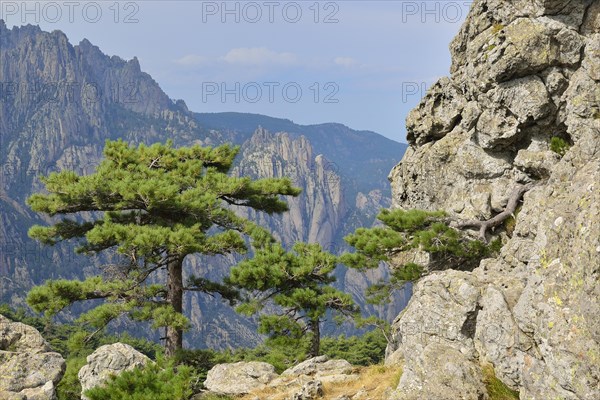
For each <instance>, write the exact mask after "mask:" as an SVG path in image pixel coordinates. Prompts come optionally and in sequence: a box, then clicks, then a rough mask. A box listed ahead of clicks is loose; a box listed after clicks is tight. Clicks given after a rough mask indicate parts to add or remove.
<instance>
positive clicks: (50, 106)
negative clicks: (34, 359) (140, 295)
mask: <svg viewBox="0 0 600 400" xmlns="http://www.w3.org/2000/svg"><path fill="white" fill-rule="evenodd" d="M0 82H2V87H1V91H2V93H1V95H2V100H3V101H1V102H0V183H1V185H0V301H8V302H10V303H12V304H23V299H24V296H25V294H26V292H27V290H28V289H29V288H30V287H31V286H32V285H35V284H39V283H41V282H43V281H45V280H47V279H50V278H61V277H64V278H75V277H79V278H81V277H83V276H85V275H90V274H98V273H100V270H99V269H98V267H99V266H100V265H102V263H104V262H106V257H92V258H88V257H84V256H81V255H76V254H74V253H73V245H72V244H60V245H57V246H55V247H41V246H40V245H39V244H37V243H36V242H33V241H32V240H30V239H29V238H28V237H27V230H28V228H29V227H30V226H31V225H33V224H36V223H48V222H50V221H52V219H50V218H47V217H44V216H40V215H36V214H35V213H32V212H31V211H30V210H29V209H28V207H27V206H26V204H25V199H26V198H27V197H28V196H29V195H31V194H32V193H34V192H36V191H39V190H41V184H40V182H39V175H46V174H48V173H49V172H51V171H56V170H61V169H71V170H74V171H76V172H78V173H90V172H92V171H93V169H94V166H95V165H96V164H97V163H98V161H99V160H100V157H101V155H102V149H103V147H104V142H105V140H106V139H116V138H123V139H124V140H126V141H128V142H131V143H147V144H148V143H154V142H158V141H161V142H164V141H166V140H167V139H171V140H173V141H174V143H175V145H176V146H182V145H190V144H202V145H218V144H221V143H225V142H231V143H234V144H237V145H240V146H241V151H240V156H239V157H238V160H237V164H236V170H235V172H236V173H243V174H247V175H251V176H280V175H289V176H291V177H292V178H293V179H294V180H295V182H296V183H297V184H298V185H300V186H301V187H302V188H303V190H304V191H303V194H302V196H301V197H299V198H298V199H295V200H294V202H293V204H291V205H292V207H291V208H292V210H291V211H290V213H287V214H285V215H282V216H276V217H272V218H271V217H265V216H262V215H256V216H254V215H252V217H253V218H257V219H258V220H259V221H260V222H261V223H263V224H265V225H266V226H268V227H269V228H270V229H271V230H273V231H274V232H275V234H276V235H277V236H278V237H279V238H280V239H281V240H282V241H283V242H284V243H286V244H288V245H289V244H291V243H293V242H294V241H297V240H313V241H319V242H321V243H322V244H323V245H324V246H325V247H327V248H328V249H329V250H331V251H338V250H339V249H340V247H341V246H343V243H342V241H341V238H342V237H343V236H344V235H345V234H347V233H349V232H351V231H353V230H354V229H355V228H356V227H358V226H361V225H370V224H372V223H373V220H374V217H375V214H376V213H377V211H378V209H379V208H381V207H387V206H389V204H390V201H391V196H390V188H389V182H388V181H387V175H388V172H389V170H390V169H391V168H392V166H393V165H395V164H396V163H397V162H398V161H399V160H400V158H401V157H402V155H403V152H404V146H403V145H401V144H399V143H396V142H393V141H390V140H388V139H385V138H383V137H381V136H379V135H377V134H375V133H372V132H357V131H353V130H351V129H349V128H347V127H344V126H343V125H339V124H323V125H314V126H300V125H295V124H293V123H291V122H290V123H286V122H285V121H286V120H278V119H276V118H270V117H266V116H258V115H246V114H235V113H231V114H228V113H225V114H212V117H213V118H212V119H211V118H210V117H209V116H210V115H211V114H194V113H192V112H190V111H189V110H188V109H187V107H186V105H185V103H184V102H183V101H181V100H179V101H173V100H171V99H170V98H169V97H168V96H167V95H166V94H165V93H164V92H163V91H162V89H161V88H160V86H159V85H158V83H157V82H156V81H154V80H153V79H152V77H151V76H150V75H148V74H146V73H144V72H143V71H142V70H141V67H140V65H139V62H138V61H137V59H135V58H134V59H132V60H129V61H125V60H122V59H121V58H119V57H116V56H112V57H109V56H107V55H105V54H103V53H102V52H101V51H100V49H99V48H98V47H96V46H93V45H92V44H91V43H90V42H89V41H87V40H83V41H82V42H81V43H80V44H79V45H75V46H74V45H72V44H71V43H69V41H68V39H67V37H66V36H65V35H64V34H63V33H62V32H60V31H53V32H44V31H42V30H41V29H40V28H39V27H36V26H31V25H28V26H23V27H15V28H12V29H7V27H6V26H5V24H4V22H3V21H1V20H0ZM229 119H231V122H228V121H229ZM259 125H261V126H263V127H264V128H266V130H265V129H258V127H259ZM286 131H287V132H288V133H284V132H286ZM276 132H281V133H276ZM290 227H292V228H290ZM186 261H187V262H186V268H187V271H188V272H195V273H196V274H208V275H210V276H221V275H223V274H224V273H225V272H226V269H227V268H228V266H230V265H231V264H232V263H233V262H235V258H233V257H228V258H220V259H214V258H211V259H205V258H199V257H196V258H194V257H190V258H189V259H188V260H186ZM341 278H342V280H341V284H342V285H344V286H345V287H346V288H348V290H349V291H351V292H353V293H360V292H361V290H359V288H361V287H363V286H364V285H365V284H366V281H365V279H364V277H362V276H361V275H359V274H346V275H345V276H341ZM404 302H405V301H404V299H401V301H400V302H399V303H398V304H396V305H395V306H394V307H393V308H394V309H395V310H396V312H397V311H398V308H399V307H401V306H402V305H403V303H404ZM186 304H187V305H188V307H187V309H188V310H189V316H190V317H191V320H192V325H193V327H194V329H193V330H192V331H191V332H189V333H188V334H186V341H187V343H188V345H193V346H206V345H211V346H228V345H251V344H254V343H256V341H257V340H258V339H259V338H258V336H257V334H256V331H255V329H254V326H253V324H252V322H251V321H249V320H247V319H245V318H242V317H240V316H239V315H237V314H235V313H234V312H233V310H232V309H231V308H229V307H226V306H224V305H222V304H221V303H220V302H219V301H218V299H217V300H215V299H212V298H204V297H201V296H198V295H190V296H189V297H187V298H186ZM390 315H391V314H390ZM155 337H156V336H155Z"/></svg>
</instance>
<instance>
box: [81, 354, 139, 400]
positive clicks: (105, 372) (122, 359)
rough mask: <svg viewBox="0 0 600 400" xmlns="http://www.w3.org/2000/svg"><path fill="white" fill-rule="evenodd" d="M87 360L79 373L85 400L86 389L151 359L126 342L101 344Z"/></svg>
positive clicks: (82, 396)
mask: <svg viewBox="0 0 600 400" xmlns="http://www.w3.org/2000/svg"><path fill="white" fill-rule="evenodd" d="M86 360H87V364H86V365H84V366H83V367H81V369H80V370H79V373H78V374H77V377H78V378H79V382H80V383H81V398H82V399H84V400H85V399H86V397H85V396H84V395H83V393H84V392H85V391H86V390H88V389H91V388H93V387H96V386H99V385H102V384H103V383H104V382H106V381H107V380H108V378H109V377H110V376H111V375H119V374H120V373H122V372H123V371H128V370H131V369H133V368H136V367H141V366H143V365H145V364H146V363H148V362H149V361H150V359H149V358H148V357H147V356H145V355H144V354H142V353H140V352H139V351H137V350H136V349H134V348H133V347H131V346H130V345H128V344H124V343H113V344H107V345H104V346H100V347H98V348H97V349H96V350H95V351H94V352H93V353H92V354H90V355H89V356H87V359H86ZM150 362H151V361H150Z"/></svg>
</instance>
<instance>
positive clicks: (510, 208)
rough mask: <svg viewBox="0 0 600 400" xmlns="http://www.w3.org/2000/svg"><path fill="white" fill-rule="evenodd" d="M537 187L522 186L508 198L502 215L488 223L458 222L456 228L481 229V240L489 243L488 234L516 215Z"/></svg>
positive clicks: (532, 184) (474, 221) (475, 221)
mask: <svg viewBox="0 0 600 400" xmlns="http://www.w3.org/2000/svg"><path fill="white" fill-rule="evenodd" d="M534 186H535V183H528V184H527V185H520V186H518V187H517V188H515V190H514V191H513V192H512V194H511V195H510V197H509V198H508V203H507V204H506V208H505V209H504V211H502V212H501V213H500V214H497V215H496V216H494V217H492V218H490V219H488V220H487V221H477V220H470V221H462V222H457V223H456V227H457V228H459V229H462V228H469V227H474V228H479V239H480V240H481V241H482V242H484V243H487V238H486V233H487V231H488V230H489V229H492V228H495V227H496V226H498V225H500V224H502V223H503V222H504V221H505V220H506V219H507V218H509V217H510V216H512V215H514V212H515V210H516V209H517V206H518V205H519V201H520V200H521V198H522V197H523V195H524V194H525V193H526V192H528V191H529V190H531V189H532V188H533V187H534Z"/></svg>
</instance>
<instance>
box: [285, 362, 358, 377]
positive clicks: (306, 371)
mask: <svg viewBox="0 0 600 400" xmlns="http://www.w3.org/2000/svg"><path fill="white" fill-rule="evenodd" d="M286 376H298V377H302V376H311V377H315V378H318V379H319V380H321V381H322V382H323V383H328V382H335V383H339V382H349V381H354V380H356V379H358V375H357V374H354V373H353V368H352V364H350V363H349V362H348V361H346V360H330V359H329V357H327V356H318V357H313V358H310V359H308V360H306V361H303V362H301V363H300V364H298V365H296V366H294V367H291V368H288V369H286V370H285V371H283V373H282V374H281V377H282V378H283V377H286Z"/></svg>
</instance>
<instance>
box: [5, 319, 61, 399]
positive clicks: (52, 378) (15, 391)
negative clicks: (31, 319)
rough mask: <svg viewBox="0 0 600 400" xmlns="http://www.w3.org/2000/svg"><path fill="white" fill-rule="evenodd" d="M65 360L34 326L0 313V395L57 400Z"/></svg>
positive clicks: (14, 397) (15, 397)
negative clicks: (51, 347)
mask: <svg viewBox="0 0 600 400" xmlns="http://www.w3.org/2000/svg"><path fill="white" fill-rule="evenodd" d="M64 372H65V360H64V359H63V358H62V356H61V355H60V354H58V353H55V352H52V351H51V349H50V346H49V345H48V343H47V342H46V341H45V340H44V338H43V337H42V335H40V333H39V332H38V331H37V330H36V329H35V328H33V327H31V326H28V325H25V324H22V323H20V322H12V321H10V320H9V319H8V318H5V317H4V316H2V315H0V377H2V379H0V398H1V399H15V400H16V399H19V400H21V399H23V400H54V399H56V394H55V389H56V385H57V384H58V382H59V381H60V379H61V378H62V376H63V374H64Z"/></svg>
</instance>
